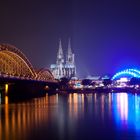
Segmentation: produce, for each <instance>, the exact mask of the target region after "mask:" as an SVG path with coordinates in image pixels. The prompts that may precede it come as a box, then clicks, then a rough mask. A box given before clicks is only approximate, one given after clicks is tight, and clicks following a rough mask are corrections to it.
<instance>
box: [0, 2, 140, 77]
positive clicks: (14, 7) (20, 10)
mask: <svg viewBox="0 0 140 140" xmlns="http://www.w3.org/2000/svg"><path fill="white" fill-rule="evenodd" d="M0 19H1V22H0V43H8V44H11V45H15V46H16V47H17V48H19V49H20V50H21V51H22V52H23V53H24V54H25V55H26V56H27V57H28V59H29V61H30V62H31V63H32V64H33V66H34V67H35V68H43V67H48V68H49V67H50V64H53V63H55V61H56V54H57V51H58V44H59V39H60V38H61V40H62V47H63V49H64V51H66V49H67V46H68V39H69V38H71V46H72V50H73V52H74V53H75V61H76V66H77V73H78V76H80V77H81V76H82V77H83V76H86V75H104V74H114V73H116V72H117V71H119V70H121V69H123V68H126V67H133V68H134V67H136V68H140V1H137V0H127V1H126V0H87V1H84V0H59V1H58V0H20V1H19V0H12V1H10V0H4V1H1V2H0Z"/></svg>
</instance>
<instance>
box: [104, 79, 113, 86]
mask: <svg viewBox="0 0 140 140" xmlns="http://www.w3.org/2000/svg"><path fill="white" fill-rule="evenodd" d="M103 84H104V86H108V85H111V84H112V80H111V79H104V80H103Z"/></svg>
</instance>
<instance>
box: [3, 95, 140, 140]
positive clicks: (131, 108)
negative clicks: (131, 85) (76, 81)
mask: <svg viewBox="0 0 140 140" xmlns="http://www.w3.org/2000/svg"><path fill="white" fill-rule="evenodd" d="M0 102H1V101H0ZM37 139H38V140H90V139H91V140H98V139H101V140H104V139H108V140H109V139H110V140H120V139H121V140H139V139H140V95H138V94H131V93H108V94H107V93H94V94H84V93H83V94H77V93H73V94H67V93H65V94H54V95H48V94H46V96H45V97H40V98H34V99H30V100H26V101H17V102H9V99H8V97H7V96H6V97H5V102H4V103H1V104H0V140H37Z"/></svg>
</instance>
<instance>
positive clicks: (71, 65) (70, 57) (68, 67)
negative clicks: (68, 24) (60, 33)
mask: <svg viewBox="0 0 140 140" xmlns="http://www.w3.org/2000/svg"><path fill="white" fill-rule="evenodd" d="M50 68H51V72H52V74H53V76H54V77H55V78H56V79H60V78H62V77H66V78H72V77H75V76H76V66H75V60H74V53H73V52H72V49H71V42H70V39H69V41H68V50H67V53H66V60H65V57H64V53H63V49H62V43H61V40H59V49H58V52H57V59H56V64H51V66H50Z"/></svg>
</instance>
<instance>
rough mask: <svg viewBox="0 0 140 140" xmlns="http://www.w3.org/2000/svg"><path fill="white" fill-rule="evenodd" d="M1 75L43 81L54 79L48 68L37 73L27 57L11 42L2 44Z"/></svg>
mask: <svg viewBox="0 0 140 140" xmlns="http://www.w3.org/2000/svg"><path fill="white" fill-rule="evenodd" d="M0 76H1V77H9V78H11V77H15V78H19V79H20V78H21V79H31V80H41V81H46V80H54V77H53V75H52V74H51V72H50V71H48V70H47V69H44V70H43V69H42V70H40V71H39V72H38V73H36V71H35V70H34V68H33V66H32V64H31V63H30V61H29V60H28V59H27V57H26V56H25V55H24V54H23V53H22V52H21V51H20V50H19V49H17V48H16V47H14V46H12V45H9V44H0Z"/></svg>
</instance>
